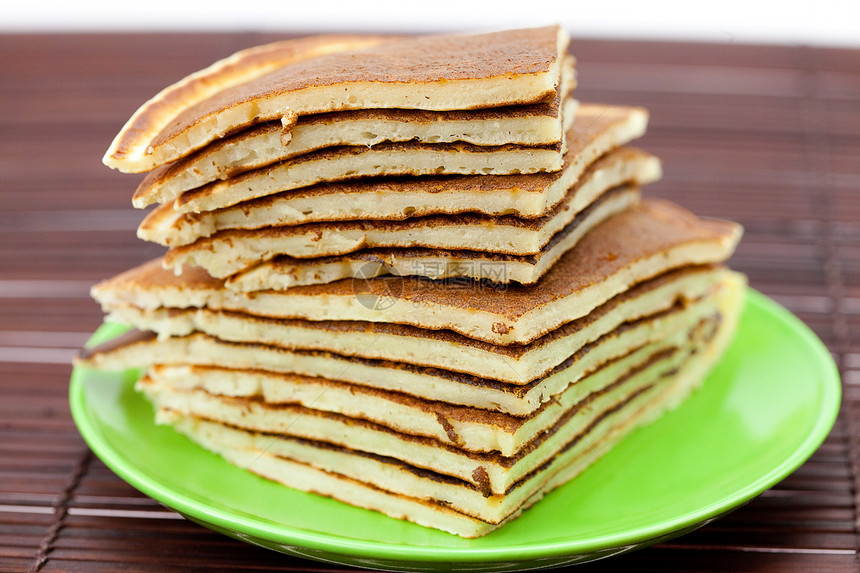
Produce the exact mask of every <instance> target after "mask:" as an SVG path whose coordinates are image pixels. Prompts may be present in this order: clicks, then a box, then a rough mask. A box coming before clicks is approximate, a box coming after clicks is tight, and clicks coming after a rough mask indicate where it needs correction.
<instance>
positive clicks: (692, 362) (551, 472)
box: [139, 307, 738, 524]
mask: <svg viewBox="0 0 860 573" xmlns="http://www.w3.org/2000/svg"><path fill="white" fill-rule="evenodd" d="M737 308H738V307H735V308H734V311H735V315H734V316H729V315H727V316H726V317H725V320H722V321H718V322H717V323H715V324H716V328H709V329H705V330H702V331H699V332H697V333H696V335H694V336H692V337H690V338H689V339H688V342H687V345H685V348H684V350H682V351H675V352H668V353H665V354H664V355H663V356H662V357H661V358H656V357H655V359H654V360H653V361H651V362H646V363H643V364H642V365H640V366H638V367H636V368H634V369H632V370H629V371H627V372H625V373H624V374H622V375H620V376H618V377H617V378H616V379H615V381H614V382H612V383H611V384H610V385H609V386H607V387H606V388H605V389H604V390H603V391H599V392H596V393H593V394H591V395H590V396H589V398H587V402H588V404H587V406H583V407H577V408H573V409H570V410H568V411H567V412H566V413H565V414H564V415H563V416H562V418H560V419H559V421H558V422H557V423H556V424H555V425H554V426H553V427H552V428H550V429H548V430H547V431H546V432H544V433H543V434H541V435H540V436H539V437H537V438H535V439H534V440H533V441H532V442H530V443H529V445H528V446H527V447H526V448H524V449H522V450H521V451H520V452H519V453H518V454H517V455H515V456H511V457H505V456H500V455H499V454H498V453H489V452H488V453H473V452H468V451H465V450H462V449H461V448H457V447H455V446H452V445H447V444H444V443H442V442H439V441H437V440H434V439H431V438H426V437H417V436H410V435H408V434H403V433H400V432H397V431H393V430H391V429H387V428H385V427H383V426H380V425H378V424H373V423H370V422H364V421H361V420H359V419H355V418H345V417H343V416H341V415H340V414H333V413H325V412H318V413H316V414H315V413H314V410H309V409H305V410H303V411H301V412H299V411H297V410H295V409H289V411H284V410H283V408H284V407H273V406H267V405H265V404H264V403H262V402H258V401H248V400H242V399H237V398H229V397H219V396H213V395H212V394H209V393H207V392H204V391H200V390H190V391H189V390H181V389H172V388H170V387H169V386H164V385H162V384H158V383H155V382H154V381H153V380H152V379H148V378H145V379H144V380H143V381H141V383H140V385H139V386H140V388H141V390H143V391H144V392H145V393H146V394H147V395H148V396H149V398H150V399H151V400H153V401H154V403H155V405H156V407H157V408H159V410H160V411H161V412H164V418H163V421H164V422H167V423H178V424H179V428H180V429H181V430H182V431H185V432H188V431H189V430H193V429H194V426H193V425H189V424H188V423H187V422H186V423H183V420H187V419H188V418H194V419H196V420H198V421H199V420H204V421H206V422H207V423H210V424H211V423H212V422H215V423H218V422H223V420H224V419H227V420H229V422H225V423H226V424H227V425H228V426H229V428H228V430H231V431H229V432H226V435H223V434H222V432H221V431H220V430H219V427H217V426H214V425H210V426H209V427H208V429H209V431H210V433H209V434H208V435H207V436H203V435H201V434H197V433H196V432H194V431H191V432H190V433H191V435H192V436H195V435H196V436H199V437H201V438H203V437H207V438H209V439H204V440H201V441H203V442H204V444H205V445H206V446H207V447H210V448H211V449H213V450H215V451H219V452H220V453H222V454H224V453H226V452H229V451H230V450H231V448H229V447H228V448H226V450H225V449H222V447H223V446H224V445H225V443H226V444H232V445H233V446H234V447H236V446H239V445H240V444H242V443H243V444H244V446H248V445H249V442H248V440H249V439H250V440H252V441H251V442H250V443H251V444H254V443H256V444H258V446H257V447H252V451H253V452H254V453H256V454H259V453H260V452H261V451H271V452H272V455H275V456H281V457H282V458H281V459H288V460H292V461H296V460H295V458H294V456H300V459H301V456H302V455H304V456H310V458H304V459H302V463H303V465H306V466H310V467H316V468H317V469H324V471H328V472H334V473H338V474H343V473H346V474H348V475H349V476H351V477H350V479H355V480H358V481H359V482H362V483H366V484H368V485H371V484H372V485H373V487H376V488H380V489H383V490H384V491H386V492H388V493H389V494H394V496H393V497H395V498H397V497H399V496H402V495H407V496H409V497H415V496H417V497H419V498H422V499H423V500H424V501H430V502H432V503H438V502H440V501H442V499H440V498H439V497H437V496H438V495H439V494H441V493H442V492H446V493H448V494H450V495H449V496H446V497H445V498H444V499H445V502H446V503H445V504H444V505H445V506H446V507H448V508H449V509H451V508H453V509H455V510H456V511H458V512H460V513H462V514H464V515H467V516H469V517H471V518H478V519H480V520H481V521H484V522H486V523H489V524H498V523H501V522H502V521H503V520H504V519H505V518H506V517H508V516H510V515H512V514H515V513H516V511H517V509H518V508H520V507H522V506H523V504H525V503H527V500H528V499H529V498H530V497H531V496H532V495H534V494H535V493H536V492H538V491H540V490H541V488H543V487H545V486H547V485H549V484H553V485H552V486H550V487H554V486H557V485H559V484H560V483H563V482H564V481H566V480H567V479H569V478H570V474H569V473H566V472H565V471H563V468H569V464H571V463H572V462H573V459H575V458H577V457H579V456H581V455H582V454H583V452H586V451H588V450H594V449H598V450H599V451H600V452H602V451H605V450H603V449H602V448H595V444H596V443H597V444H599V443H600V441H601V440H603V439H604V438H605V437H606V436H608V435H611V434H612V433H613V432H614V431H615V430H616V429H619V428H623V427H625V426H626V425H627V424H630V425H634V424H638V423H639V422H647V421H650V420H652V419H654V418H655V417H656V416H658V415H659V413H660V412H662V411H663V410H664V409H666V408H671V407H673V406H675V405H677V404H678V402H679V401H680V400H682V399H683V398H684V397H685V396H686V395H687V394H688V393H689V391H690V390H692V389H693V388H695V387H696V386H697V385H698V384H699V383H700V382H701V380H702V378H703V377H704V375H705V374H706V372H707V370H708V369H709V368H710V366H711V365H712V364H713V363H714V361H715V360H716V358H717V357H718V356H719V355H720V354H721V352H722V350H723V348H724V347H725V344H726V343H727V341H728V340H729V339H730V336H731V331H732V330H733V327H734V319H735V318H736V311H737ZM658 396H659V398H658ZM654 400H659V403H660V408H659V409H658V410H656V411H651V412H650V413H644V412H643V411H642V408H643V407H644V406H645V405H646V404H648V403H651V404H654ZM616 413H618V415H615V414H616ZM236 431H237V432H239V433H238V434H237V433H236ZM213 432H214V433H213ZM255 434H256V437H255V436H254V435H255ZM213 439H214V441H212V440H213ZM296 439H299V440H304V442H302V443H303V444H304V445H305V446H307V447H309V448H322V450H320V449H317V450H310V451H306V452H305V453H304V454H302V452H301V451H300V450H299V449H298V448H296V447H295V444H296V442H295V440H296ZM237 440H238V442H237ZM308 440H311V442H308ZM244 446H243V447H244ZM332 446H334V448H335V451H336V452H337V455H334V456H328V455H327V454H328V453H329V452H330V451H331V449H330V448H332ZM323 450H326V451H325V452H323ZM368 454H370V459H371V460H372V462H373V463H374V464H376V465H375V467H376V468H377V469H382V468H383V467H385V466H381V465H379V464H380V463H383V462H384V460H386V459H388V460H391V462H390V463H392V464H394V465H395V466H399V467H400V468H401V469H407V471H411V472H413V473H414V474H418V475H419V476H423V477H425V478H426V479H427V480H429V481H423V480H415V479H407V478H406V476H403V475H396V476H391V477H390V478H388V477H387V476H385V474H386V473H387V472H383V473H382V474H381V475H380V474H379V473H377V472H373V473H374V474H376V476H375V477H371V476H361V475H359V474H357V473H355V471H356V470H357V469H358V467H366V466H362V465H359V466H358V467H353V469H351V470H348V469H347V467H349V466H350V465H351V464H353V463H357V460H356V458H355V457H354V456H356V455H358V456H367V455H368ZM228 459H230V456H229V455H228ZM234 461H235V460H234ZM327 464H335V465H327ZM402 464H406V466H404V465H402ZM253 466H254V468H255V470H258V468H257V466H256V463H254V464H253ZM407 466H409V467H411V468H412V469H409V467H407ZM294 469H295V468H294ZM391 469H392V470H393V469H394V468H393V467H391ZM470 470H471V471H470ZM580 470H581V468H580ZM299 473H300V474H301V473H302V472H301V471H300V472H299ZM397 473H399V472H397ZM264 475H265V474H264ZM388 475H389V476H390V475H391V474H390V473H389V474H388ZM288 476H289V474H286V475H283V476H281V477H280V478H276V479H279V481H283V480H284V478H288ZM269 477H274V476H273V475H269ZM457 480H461V482H465V483H461V482H458V481H457ZM431 482H436V484H437V488H436V489H435V490H434V489H432V488H430V486H431ZM284 483H287V484H288V485H291V486H293V487H296V486H295V480H288V481H285V482H284ZM469 484H472V485H471V486H470V485H469ZM299 487H300V486H299ZM312 489H313V488H312ZM314 491H318V490H314ZM429 491H435V492H436V495H432V494H431V495H426V493H427V492H429ZM476 493H482V494H483V495H480V496H479V495H475V494H476ZM488 494H489V495H488ZM387 497H388V496H386V499H387ZM339 499H342V500H344V501H347V502H350V503H355V504H357V505H360V506H363V507H364V506H365V505H364V504H363V503H361V501H360V496H358V498H356V499H351V498H350V496H346V498H344V497H339ZM482 502H483V503H482ZM377 509H379V508H377Z"/></svg>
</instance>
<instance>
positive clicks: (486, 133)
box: [133, 59, 577, 207]
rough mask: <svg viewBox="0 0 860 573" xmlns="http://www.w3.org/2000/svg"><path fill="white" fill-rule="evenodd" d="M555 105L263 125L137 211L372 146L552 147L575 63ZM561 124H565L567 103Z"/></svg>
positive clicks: (144, 188) (568, 64)
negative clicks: (278, 167)
mask: <svg viewBox="0 0 860 573" xmlns="http://www.w3.org/2000/svg"><path fill="white" fill-rule="evenodd" d="M561 79H562V81H561V84H560V85H559V87H558V92H557V94H556V97H555V98H553V99H552V100H551V101H548V102H543V103H538V104H532V105H523V106H508V107H502V108H490V109H479V110H463V111H424V110H404V109H366V110H352V111H341V112H333V113H322V114H316V115H307V116H303V117H300V118H298V120H297V121H296V122H295V124H294V125H293V124H290V125H286V126H285V125H283V123H282V122H280V121H270V122H264V123H262V124H259V125H255V126H252V127H250V128H248V129H246V130H243V131H241V132H239V133H236V134H234V135H231V136H228V137H224V138H221V139H219V140H216V141H214V142H212V143H211V144H209V145H207V146H206V147H204V148H203V149H200V150H199V151H196V152H194V153H192V154H191V155H188V156H187V157H184V158H182V159H179V160H177V161H174V162H172V163H170V164H168V165H164V166H161V167H158V168H156V169H155V170H153V171H152V172H151V173H150V174H149V175H147V176H146V178H145V179H144V181H143V182H142V183H141V184H140V186H139V187H138V190H137V192H136V193H135V196H134V200H133V203H134V205H135V206H136V207H146V206H147V205H149V204H151V203H153V202H166V201H172V200H173V199H175V198H176V197H178V196H179V194H181V193H182V192H184V191H189V190H191V189H194V188H196V187H200V186H203V185H205V184H207V183H210V182H212V181H216V180H218V179H228V178H230V177H233V176H236V175H238V174H240V173H242V172H245V171H249V170H252V169H258V168H260V167H264V166H266V165H270V164H272V163H275V162H278V161H283V160H286V159H290V158H293V157H298V156H301V155H304V154H306V153H309V152H311V151H315V150H317V149H323V148H326V147H341V146H363V147H372V146H374V145H377V144H379V143H382V142H384V141H412V140H414V141H417V142H419V143H434V144H438V143H453V142H457V141H463V142H466V143H470V144H473V145H481V146H484V145H488V146H501V145H506V144H517V145H527V146H547V145H555V144H557V143H560V142H561V141H562V136H563V134H564V131H565V130H566V129H567V127H568V125H569V124H570V123H571V122H572V121H573V117H574V115H575V114H576V107H577V102H576V101H575V100H568V96H569V94H570V91H571V90H572V89H573V84H574V83H575V81H574V72H573V61H572V59H567V60H566V61H565V66H564V67H563V69H562V78H561ZM566 100H567V103H566V105H565V106H564V118H565V122H564V125H563V124H562V103H563V102H565V101H566Z"/></svg>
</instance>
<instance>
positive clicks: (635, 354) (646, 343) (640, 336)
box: [147, 299, 725, 456]
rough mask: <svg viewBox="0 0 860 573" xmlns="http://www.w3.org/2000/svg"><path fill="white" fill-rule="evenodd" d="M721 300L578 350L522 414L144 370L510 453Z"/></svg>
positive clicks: (324, 382) (185, 367) (300, 379)
mask: <svg viewBox="0 0 860 573" xmlns="http://www.w3.org/2000/svg"><path fill="white" fill-rule="evenodd" d="M721 302H722V303H723V304H725V303H724V302H723V301H722V300H721V299H719V300H718V299H711V300H707V301H703V302H701V303H699V304H694V305H690V307H689V308H686V309H683V310H679V311H677V312H672V313H668V314H667V315H666V316H661V317H658V318H655V319H652V320H643V321H640V322H639V323H637V324H636V325H631V326H630V327H627V328H624V329H622V331H620V332H613V333H612V334H608V335H606V336H604V337H602V338H601V339H599V340H597V341H595V342H594V343H592V344H590V345H588V346H587V347H585V348H583V349H581V350H580V351H578V352H577V353H576V354H575V355H574V356H572V357H571V359H569V360H567V361H565V362H564V363H563V364H561V365H559V366H558V367H557V368H556V369H554V370H553V371H552V372H551V373H549V374H548V375H547V376H546V377H545V378H543V379H541V380H538V381H535V384H534V385H535V386H536V387H538V391H539V392H540V393H541V394H543V396H544V402H543V403H541V404H540V405H539V406H538V407H536V408H534V409H533V410H532V411H531V412H528V413H527V414H526V415H524V416H513V415H511V414H507V413H502V412H493V411H487V410H479V409H476V408H473V407H471V406H464V405H461V404H449V403H444V402H441V401H438V400H430V399H427V398H426V397H419V396H415V395H410V394H406V393H402V392H396V391H392V390H385V389H380V388H372V387H369V386H362V385H357V384H353V383H349V382H345V381H343V380H328V379H323V378H315V377H308V376H300V375H289V374H282V373H275V372H268V371H265V370H263V369H261V368H251V369H235V368H224V367H220V366H201V365H194V364H186V363H184V362H179V363H176V364H167V363H161V364H156V365H153V366H151V367H150V368H149V370H148V372H147V375H148V376H149V377H150V379H151V380H152V381H153V382H154V383H157V384H161V385H165V386H170V387H171V388H174V389H182V390H186V389H187V390H196V389H201V390H204V391H206V392H207V393H210V394H214V395H226V396H230V397H241V398H248V399H254V400H262V401H263V402H264V403H265V404H270V405H272V404H278V405H283V406H284V408H286V409H289V408H292V407H293V406H299V407H301V408H312V409H315V410H323V411H327V412H335V413H339V414H343V415H345V416H348V417H353V418H360V419H362V420H367V421H370V422H374V423H376V424H379V425H382V426H385V427H388V428H390V429H392V430H395V431H397V432H402V433H406V434H410V435H415V436H426V437H429V438H433V439H436V440H438V441H440V442H442V443H450V444H452V445H456V446H458V447H460V448H463V449H465V450H468V451H473V452H486V451H498V452H501V454H502V455H505V456H512V455H514V454H516V453H517V452H519V451H520V450H521V449H522V448H523V447H525V446H526V444H528V443H529V442H531V441H532V440H533V439H534V438H535V437H536V436H537V435H538V434H539V433H541V432H543V431H545V430H546V429H548V428H549V427H550V426H552V425H554V424H555V423H556V422H557V421H558V419H559V418H560V417H561V416H562V415H563V413H564V412H566V411H567V410H569V409H571V408H574V407H575V406H576V405H577V404H578V403H580V402H581V401H582V400H584V399H586V398H587V397H588V396H589V395H591V394H592V393H594V392H601V391H602V390H603V389H604V388H605V387H606V386H608V385H609V384H610V383H612V382H613V381H614V380H615V379H617V378H618V377H620V376H621V375H623V374H624V373H626V372H628V371H632V370H634V369H635V368H638V367H639V366H640V365H642V364H646V363H647V364H650V363H651V362H653V361H655V360H656V357H658V356H663V355H665V354H666V353H667V352H669V351H674V350H672V349H674V348H676V347H678V346H680V345H682V344H683V343H684V340H682V339H683V338H684V337H688V336H689V337H691V338H692V337H693V334H694V333H693V331H694V330H695V329H699V328H703V327H702V326H701V325H702V324H707V323H708V321H711V320H713V317H715V316H719V315H720V312H721V311H720V303H721ZM156 360H158V358H156ZM464 385H466V384H464ZM421 390H422V389H421V388H420V387H414V388H412V389H411V392H412V393H419V394H420V393H421ZM465 391H466V392H468V389H466V390H465ZM285 411H286V410H285ZM291 415H292V414H291ZM296 415H298V414H296Z"/></svg>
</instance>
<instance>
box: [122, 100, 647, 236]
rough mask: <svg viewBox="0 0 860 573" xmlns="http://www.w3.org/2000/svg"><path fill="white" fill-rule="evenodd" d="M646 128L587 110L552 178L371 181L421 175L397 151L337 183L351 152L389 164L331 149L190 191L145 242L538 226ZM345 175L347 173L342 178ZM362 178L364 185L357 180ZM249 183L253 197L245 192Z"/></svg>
mask: <svg viewBox="0 0 860 573" xmlns="http://www.w3.org/2000/svg"><path fill="white" fill-rule="evenodd" d="M647 124H648V113H647V112H646V111H645V110H644V109H643V108H638V107H625V106H605V105H596V104H582V105H579V106H578V107H577V108H576V115H575V116H574V118H573V123H572V125H571V126H570V129H569V130H568V131H567V133H566V136H565V139H564V142H565V146H566V150H565V152H564V155H563V157H562V161H561V164H560V170H559V171H556V172H554V173H532V174H528V175H523V174H519V175H492V174H487V173H481V174H480V176H474V175H462V176H446V177H439V176H435V170H436V168H437V167H439V165H431V167H432V172H431V173H429V174H425V175H422V176H421V177H411V178H407V177H400V178H393V177H386V178H381V179H380V178H372V177H371V176H372V175H373V174H374V173H375V170H377V169H382V168H385V169H386V170H388V172H389V173H390V170H391V168H392V166H394V167H396V166H397V165H400V166H401V167H402V169H403V171H402V172H403V173H405V174H410V173H414V172H415V165H404V158H403V157H402V156H398V155H396V154H395V153H390V151H391V149H390V148H391V147H392V146H393V145H394V144H391V145H389V146H388V147H389V152H384V153H386V154H387V156H390V157H391V160H392V163H390V164H389V165H388V166H387V167H386V166H385V165H384V164H383V163H379V165H378V166H377V163H378V162H373V161H371V162H369V163H365V167H366V168H367V170H366V171H364V172H363V173H361V172H358V171H355V170H354V169H353V171H355V172H354V173H352V174H351V175H350V177H349V178H344V177H343V176H341V177H340V179H339V180H335V181H332V180H331V179H330V177H331V176H332V174H333V173H334V171H335V170H337V169H338V168H337V166H336V165H335V166H332V165H325V168H326V170H327V171H326V173H325V174H324V173H322V172H321V171H319V166H320V164H321V163H320V162H323V161H326V160H330V159H332V155H334V158H335V159H337V160H338V161H343V162H345V163H349V164H350V165H351V168H355V167H356V165H354V162H355V158H354V157H353V156H350V155H348V154H347V151H349V150H352V151H353V152H355V153H356V154H358V155H359V156H360V155H361V154H364V157H365V159H368V158H370V159H381V156H380V155H379V154H375V155H369V154H371V153H372V149H373V148H371V149H370V150H369V149H368V148H367V147H355V148H353V147H347V148H338V149H341V150H342V152H341V153H340V155H338V152H336V151H333V150H332V149H328V150H322V151H319V152H315V153H309V154H306V155H304V156H302V157H300V158H294V159H292V160H288V161H284V162H282V163H280V164H276V165H275V166H269V167H268V168H264V169H261V170H256V171H252V172H248V173H245V174H242V175H239V176H236V177H234V178H231V179H228V180H225V181H218V182H215V183H211V184H208V185H204V186H203V187H199V188H197V189H195V190H193V191H189V192H187V193H185V194H183V195H181V196H180V197H179V198H178V199H177V200H176V201H175V202H173V203H171V204H164V205H162V206H160V207H159V208H157V209H156V210H155V211H154V212H153V213H152V214H151V215H148V216H147V217H146V218H145V219H144V222H143V223H142V224H141V227H140V229H139V235H140V236H141V237H142V238H148V237H147V236H146V235H147V233H148V234H150V235H152V236H156V237H157V236H159V235H161V234H165V233H167V232H169V230H170V229H171V228H179V229H182V228H183V227H194V228H199V229H200V230H199V231H194V230H192V231H191V233H192V234H193V235H203V234H211V233H212V232H214V231H216V230H218V229H219V228H232V227H242V226H245V227H249V226H251V227H257V226H273V225H290V224H297V223H309V222H315V221H339V220H356V219H376V220H379V219H395V220H399V219H404V218H407V217H411V216H422V215H430V214H441V213H445V214H454V213H462V212H479V213H485V214H488V215H502V214H513V215H519V216H523V217H525V218H535V217H539V216H542V215H544V214H545V213H546V212H547V211H548V210H549V209H551V208H552V207H554V206H555V205H556V204H558V203H559V202H560V201H561V200H562V198H563V197H564V195H565V193H566V192H567V190H568V189H569V188H570V187H571V186H573V185H574V184H575V183H576V181H577V180H578V178H579V177H580V176H581V175H582V173H583V172H584V171H585V169H586V168H587V167H588V166H589V165H590V164H591V163H592V162H593V161H594V160H595V159H597V158H598V157H600V156H601V155H604V154H605V153H607V152H609V151H611V150H612V149H614V148H616V147H618V146H620V145H623V144H625V143H628V142H630V141H632V140H633V139H636V138H638V137H641V136H642V135H644V133H645V130H646V128H647ZM377 147H378V146H377ZM413 147H414V148H415V149H414V150H415V152H416V153H419V152H420V149H419V148H418V147H417V145H416V146H413ZM424 149H425V150H429V151H428V153H429V155H425V157H427V156H432V150H433V149H434V148H433V147H432V145H430V144H425V145H424ZM471 149H473V150H475V156H474V157H473V159H475V160H476V161H481V157H483V155H482V154H481V153H479V152H480V150H481V149H483V151H484V153H488V152H491V151H492V150H493V149H503V148H493V147H486V148H481V147H477V146H473V147H471ZM512 149H513V150H514V151H516V150H517V149H518V148H515V147H514V148H512ZM525 149H526V150H527V149H528V148H525ZM377 151H378V150H377ZM449 151H450V149H449ZM520 151H521V152H522V153H527V151H522V149H520ZM446 157H450V156H446ZM553 161H554V159H553ZM399 168H400V167H398V169H399ZM272 171H274V172H275V173H276V174H280V176H279V177H278V178H275V179H274V180H272V179H268V178H266V177H265V175H266V174H267V173H270V172H272ZM347 172H348V170H341V171H340V173H341V175H343V173H347ZM255 174H256V175H255ZM324 175H325V176H324ZM334 175H337V173H334ZM359 175H361V176H362V177H361V178H359V179H356V180H353V181H350V180H349V179H350V178H354V177H358V176H359ZM249 182H250V183H252V185H251V189H248V186H247V185H245V186H242V185H241V183H246V184H247V183H249ZM158 190H159V188H158V187H150V186H146V185H143V184H142V186H141V187H139V188H138V190H137V192H136V193H135V199H134V201H136V202H139V203H140V202H142V203H141V204H148V203H152V202H155V201H156V200H157V199H158V197H156V195H155V193H156V192H158ZM254 197H257V198H256V199H255V198H254ZM168 198H171V199H170V200H172V195H169V196H165V197H164V199H165V200H167V199H168ZM178 203H181V204H178ZM233 205H235V207H233ZM231 207H232V208H231ZM245 220H248V221H250V225H249V224H247V223H243V221H245ZM149 240H152V239H149Z"/></svg>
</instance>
